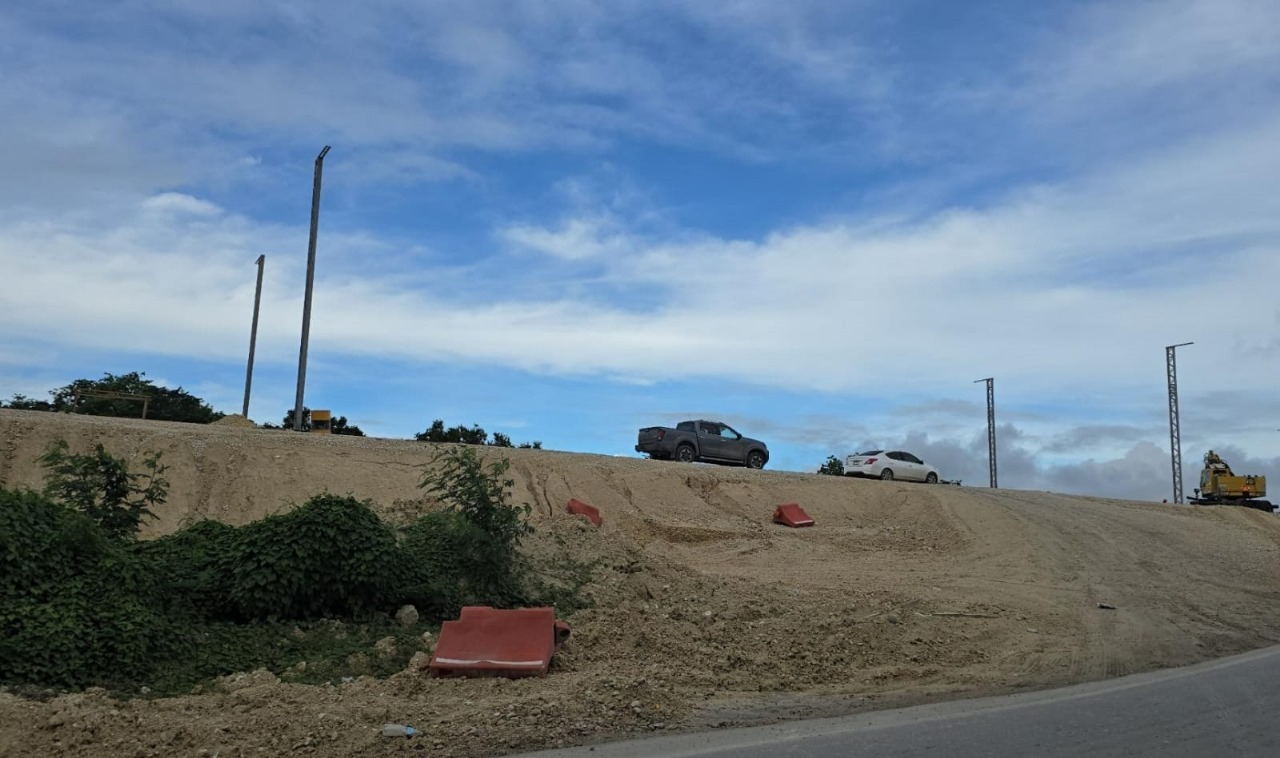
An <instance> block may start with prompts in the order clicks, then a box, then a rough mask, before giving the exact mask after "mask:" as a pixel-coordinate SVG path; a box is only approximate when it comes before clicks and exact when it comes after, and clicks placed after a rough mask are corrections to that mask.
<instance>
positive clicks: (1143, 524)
mask: <svg viewBox="0 0 1280 758" xmlns="http://www.w3.org/2000/svg"><path fill="white" fill-rule="evenodd" d="M59 437H61V438H65V439H67V440H68V441H69V442H70V443H71V446H72V448H73V449H76V450H80V449H84V448H87V447H88V446H89V445H91V444H93V443H95V442H102V443H103V444H105V445H106V447H107V448H108V449H109V450H111V451H112V452H114V453H116V454H118V455H125V456H127V457H129V458H131V459H135V460H140V458H141V455H142V453H143V452H144V451H146V450H160V451H162V452H163V453H164V460H165V462H166V463H168V464H169V465H170V466H171V468H170V470H169V472H168V475H169V477H170V478H171V480H172V483H173V486H172V488H171V493H170V502H169V504H168V505H166V506H165V508H164V509H163V510H162V512H161V513H160V518H159V519H158V520H157V521H155V522H151V523H150V524H149V526H148V529H150V530H151V533H152V534H160V533H165V532H168V531H172V530H174V529H177V528H179V527H181V526H183V525H185V524H188V523H192V522H193V521H195V520H197V519H200V518H217V519H221V520H224V521H227V522H230V523H236V524H239V523H245V522H247V521H250V520H253V519H256V518H260V517H261V516H263V515H266V514H268V513H272V512H275V511H278V510H280V509H282V508H287V507H289V504H290V503H297V502H301V501H302V500H304V499H305V498H307V497H308V496H310V495H312V494H315V493H317V492H320V491H325V490H328V491H330V492H335V493H339V494H346V493H353V494H356V495H358V496H360V497H362V498H363V497H368V498H372V499H373V500H374V501H375V502H377V503H379V504H381V506H382V507H383V508H384V511H385V513H386V515H388V516H389V517H391V518H395V519H400V518H408V517H410V516H411V515H412V514H413V513H415V512H416V511H417V510H419V509H420V508H421V507H422V505H421V503H420V501H419V500H418V495H419V493H418V490H417V487H416V485H417V482H418V479H419V477H420V474H421V467H422V466H423V465H424V464H425V463H426V461H427V460H428V459H429V458H430V456H431V453H432V452H433V448H432V446H430V445H427V444H424V443H416V442H408V441H393V440H377V439H368V438H358V437H336V436H314V435H302V434H289V433H284V432H278V431H274V432H273V431H267V430H257V429H239V428H235V427H229V426H214V425H210V426H195V425H186V424H166V423H161V422H145V421H140V420H116V419H99V418H90V417H82V416H63V415H56V414H46V413H35V412H16V411H0V484H7V485H10V486H13V485H28V486H36V485H38V484H39V483H40V470H39V468H38V466H37V465H36V464H35V463H34V460H35V458H36V456H38V455H39V453H40V452H41V451H42V450H43V449H44V446H45V445H47V444H48V442H49V441H50V440H52V439H55V438H59ZM484 454H485V455H497V454H501V455H505V456H508V457H509V458H510V459H511V462H512V469H511V473H512V475H513V476H514V478H515V479H516V492H515V496H516V499H517V501H525V502H529V503H531V504H533V505H534V519H535V522H536V524H537V525H538V527H539V531H538V533H537V535H536V536H535V539H534V540H533V542H532V543H531V544H530V549H532V550H541V549H547V548H549V547H550V546H551V545H567V546H568V547H569V549H570V550H571V551H572V552H573V553H574V554H575V555H577V556H579V557H581V558H596V559H600V560H601V561H602V562H603V566H604V567H603V568H602V569H601V570H600V571H598V572H597V578H596V581H595V582H594V583H593V585H592V586H591V588H590V590H589V591H590V593H591V594H592V596H593V597H594V599H595V607H594V608H591V609H588V610H584V611H580V612H578V613H577V614H574V615H573V616H572V617H571V618H570V619H569V621H570V623H571V624H572V626H573V636H572V638H571V639H570V641H569V643H567V645H566V646H565V647H564V648H563V649H562V650H561V653H560V654H559V655H558V656H557V658H556V660H555V662H554V663H553V668H552V671H553V674H552V676H550V677H548V678H547V679H545V680H521V681H516V682H503V681H492V680H472V681H466V680H463V681H436V680H429V679H426V678H425V677H424V676H423V675H422V674H421V673H420V672H417V671H408V672H405V673H403V674H400V675H397V676H396V677H393V678H391V679H389V680H385V681H375V680H372V679H360V680H357V681H355V682H353V683H351V684H345V685H341V686H329V687H313V686H302V685H298V684H291V683H288V682H280V681H278V680H276V679H275V678H274V677H273V676H271V675H269V674H255V675H253V676H252V677H249V678H248V679H246V680H245V681H250V682H251V684H249V685H246V686H243V687H241V686H240V684H238V683H230V684H227V683H224V686H222V687H219V688H216V691H211V692H206V693H201V694H196V695H192V696H190V697H183V698H175V699H166V700H158V701H147V700H137V701H131V702H128V703H120V702H116V701H113V700H110V699H107V698H106V697H105V696H104V695H103V694H102V693H92V692H91V693H85V694H79V695H71V696H64V697H60V698H55V699H53V700H51V701H49V702H47V703H40V702H34V701H30V700H20V699H18V698H16V697H13V696H5V695H0V723H4V724H6V726H5V727H4V728H2V729H0V755H13V756H20V755H21V756H27V755H31V756H34V755H46V754H62V755H73V756H79V755H84V756H89V755H95V756H98V755H103V754H107V755H126V754H127V755H167V754H176V753H181V752H193V751H194V750H195V749H196V748H199V749H205V750H207V751H208V754H209V755H212V754H214V753H215V752H218V751H220V754H221V755H223V756H231V755H256V754H261V753H260V752H259V751H265V753H266V754H275V753H277V752H283V751H286V750H290V749H294V748H296V749H297V750H298V751H300V752H304V753H312V754H316V755H325V756H328V755H332V756H338V755H344V756H345V755H373V754H382V753H384V752H387V751H388V750H390V749H392V748H391V747H390V746H389V744H388V743H387V742H386V741H384V740H382V738H380V737H378V736H377V731H378V728H379V727H380V726H381V724H382V723H383V722H384V721H395V722H399V723H410V724H413V725H414V726H416V727H418V728H419V729H422V730H423V731H424V733H425V740H424V741H423V742H418V743H417V744H424V743H425V746H426V747H427V748H428V749H427V750H426V751H424V752H425V753H426V754H428V755H458V756H461V755H491V754H499V753H503V752H512V751H515V750H517V749H519V750H527V749H533V748H536V747H543V746H551V745H557V744H573V743H578V742H584V741H590V740H592V739H598V738H601V737H618V736H622V735H625V734H627V733H630V732H636V731H652V730H655V729H673V728H685V727H690V726H698V725H706V724H715V723H720V722H725V723H742V722H752V721H757V720H760V719H767V718H773V717H775V715H774V714H776V713H778V712H785V713H786V714H787V715H788V716H791V717H796V716H806V715H829V714H834V713H838V712H847V711H850V710H855V709H858V708H865V707H879V706H883V705H887V704H898V703H903V702H914V701H918V700H920V699H925V698H934V697H941V696H958V695H979V694H987V693H992V692H1003V691H1010V690H1013V689H1018V688H1034V687H1045V686H1051V685H1057V684H1065V683H1070V682H1077V681H1082V680H1087V679H1095V678H1101V677H1106V676H1115V675H1120V674H1125V673H1131V672H1135V671H1142V670H1147V669H1152V668H1156V667H1163V666H1173V665H1181V664H1186V663H1192V662H1195V661H1198V660H1202V659H1205V658H1209V657H1215V656H1220V655H1225V654H1230V653H1234V652H1239V651H1243V650H1246V649H1251V648H1255V647H1260V646H1262V645H1266V644H1270V643H1274V642H1277V641H1278V640H1280V633H1278V632H1277V630H1278V629H1280V602H1278V601H1280V581H1278V577H1277V575H1276V570H1275V566H1277V565H1280V518H1277V517H1276V516H1274V515H1271V514H1265V513H1261V512H1257V511H1249V510H1244V509H1237V508H1192V507H1179V506H1170V505H1161V504H1155V503H1135V502H1121V501H1108V500H1101V499H1093V498H1080V497H1067V496H1061V495H1054V494H1049V493H1037V492H1021V491H1011V490H997V491H991V490H985V489H971V488H958V487H936V486H935V487H930V486H925V485H910V484H903V483H897V482H873V481H860V480H851V479H843V478H837V477H825V476H818V475H807V474H790V473H784V472H771V471H747V470H735V469H722V468H713V467H703V466H690V465H682V464H677V463H667V462H656V461H647V460H640V459H619V458H610V457H604V456H593V455H577V454H567V453H555V452H551V451H538V450H501V451H495V450H485V451H484ZM571 497H574V498H578V499H579V500H582V501H585V502H587V503H590V504H591V505H594V506H596V507H597V508H598V509H599V510H600V513H601V515H602V516H603V519H604V523H603V526H602V527H601V528H599V529H597V528H594V527H591V526H589V525H588V524H587V523H586V521H585V519H582V518H581V517H575V516H570V515H568V514H566V513H564V507H565V504H566V502H567V501H568V500H569V499H570V498H571ZM787 502H798V503H800V504H801V505H802V506H803V507H804V509H805V510H806V511H807V512H808V513H809V514H810V515H811V516H812V517H813V518H814V519H815V520H816V522H817V525H816V526H814V527H812V528H807V529H787V528H785V527H782V526H778V525H775V524H773V523H771V516H772V513H773V509H774V507H775V506H776V505H778V504H780V503H787ZM1099 603H1106V604H1108V605H1112V606H1115V609H1114V610H1107V609H1102V608H1099V607H1098V604H1099ZM236 681H237V682H239V681H240V680H236ZM779 709H782V710H781V711H780V710H779ZM76 724H79V725H80V726H79V727H74V725H76ZM73 727H74V728H73ZM6 750H7V752H6Z"/></svg>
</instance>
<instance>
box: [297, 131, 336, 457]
mask: <svg viewBox="0 0 1280 758" xmlns="http://www.w3.org/2000/svg"><path fill="white" fill-rule="evenodd" d="M328 153H329V146H328V145H325V146H324V149H323V150H321V151H320V154H319V155H317V156H316V175H315V182H314V183H313V184H312V186H311V239H310V240H309V241H308V242H307V291H306V294H305V295H304V296H303V299H302V347H301V348H299V350H298V396H297V398H296V399H295V400H294V402H293V430H294V431H295V432H300V431H302V395H303V391H304V390H305V389H306V385H307V341H308V340H309V339H310V338H311V290H312V287H313V286H314V285H315V280H316V231H317V230H318V229H319V227H320V175H321V174H322V173H323V172H324V157H325V155H327V154H328Z"/></svg>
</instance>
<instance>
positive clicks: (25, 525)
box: [0, 488, 112, 599]
mask: <svg viewBox="0 0 1280 758" xmlns="http://www.w3.org/2000/svg"><path fill="white" fill-rule="evenodd" d="M111 549H112V545H111V544H110V541H109V540H108V539H107V538H106V535H104V534H103V532H102V530H101V529H100V528H98V526H97V524H95V523H93V521H92V520H91V519H90V518H89V517H88V516H85V515H84V514H81V513H76V512H75V511H71V510H68V509H67V508H64V507H62V506H61V505H58V504H57V503H54V502H53V501H52V500H50V499H49V498H47V497H45V496H44V495H41V494H38V493H35V492H18V491H14V490H8V489H3V488H0V599H5V598H18V597H34V598H37V599H44V598H47V597H49V593H50V592H51V591H52V590H53V589H56V588H57V586H58V585H59V584H60V583H61V582H64V581H66V580H67V579H70V578H72V577H74V576H77V575H79V574H80V573H82V572H83V571H84V570H85V568H86V567H88V566H93V565H96V564H97V563H98V561H99V560H101V559H102V556H103V555H104V554H105V553H107V552H108V551H110V550H111Z"/></svg>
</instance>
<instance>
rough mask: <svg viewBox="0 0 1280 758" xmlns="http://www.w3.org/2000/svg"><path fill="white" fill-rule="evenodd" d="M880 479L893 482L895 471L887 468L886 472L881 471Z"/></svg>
mask: <svg viewBox="0 0 1280 758" xmlns="http://www.w3.org/2000/svg"><path fill="white" fill-rule="evenodd" d="M880 478H881V479H884V480H885V481H890V480H892V479H893V469H891V468H887V469H885V470H884V471H881V472H880Z"/></svg>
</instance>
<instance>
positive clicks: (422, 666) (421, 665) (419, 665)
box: [405, 650, 431, 671]
mask: <svg viewBox="0 0 1280 758" xmlns="http://www.w3.org/2000/svg"><path fill="white" fill-rule="evenodd" d="M430 665H431V656H430V655H427V654H426V653H424V652H422V651H421V650H419V651H418V652H416V653H414V654H413V657H412V658H410V659H409V665H408V667H407V668H406V669H405V670H406V671H426V670H427V668H428V667H429V666H430Z"/></svg>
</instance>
